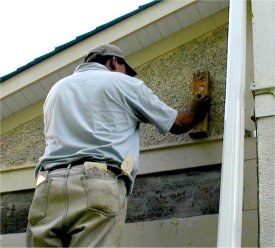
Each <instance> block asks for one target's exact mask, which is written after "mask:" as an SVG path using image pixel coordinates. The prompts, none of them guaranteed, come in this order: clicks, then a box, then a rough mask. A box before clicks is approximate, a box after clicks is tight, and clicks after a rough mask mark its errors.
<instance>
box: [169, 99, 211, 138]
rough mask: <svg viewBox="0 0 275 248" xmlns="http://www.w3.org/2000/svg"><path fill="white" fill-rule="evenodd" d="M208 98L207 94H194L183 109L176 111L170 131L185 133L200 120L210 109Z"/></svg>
mask: <svg viewBox="0 0 275 248" xmlns="http://www.w3.org/2000/svg"><path fill="white" fill-rule="evenodd" d="M210 99H211V98H210V97H209V96H205V95H202V94H195V95H194V96H193V98H192V100H191V101H190V102H189V103H188V104H187V106H186V108H185V110H184V111H179V112H178V115H177V118H176V120H175V122H174V125H173V126H172V128H171V129H170V132H171V133H173V134H181V133H185V132H187V131H189V130H190V129H192V128H193V127H194V126H196V125H197V124H198V123H199V122H201V121H202V120H203V119H204V117H205V115H206V113H207V112H208V111H209V109H210Z"/></svg>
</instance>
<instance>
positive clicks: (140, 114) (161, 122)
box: [131, 80, 178, 134]
mask: <svg viewBox="0 0 275 248" xmlns="http://www.w3.org/2000/svg"><path fill="white" fill-rule="evenodd" d="M139 81H140V80H139ZM135 88H136V90H135V97H134V98H132V101H131V105H132V109H133V110H134V114H135V116H136V117H137V118H138V120H139V121H140V122H143V123H151V124H153V125H155V126H156V127H157V129H158V130H159V132H160V133H161V134H164V133H167V132H168V131H169V130H170V129H171V127H172V125H173V124H174V122H175V120H176V117H177V114H178V112H177V110H175V109H173V108H171V107H170V106H168V105H167V104H165V103H164V102H163V101H161V100H160V99H159V97H158V96H157V95H155V94H154V92H153V91H152V90H151V89H149V88H148V87H147V86H146V85H145V84H144V83H143V82H142V81H140V83H138V84H137V85H136V87H135Z"/></svg>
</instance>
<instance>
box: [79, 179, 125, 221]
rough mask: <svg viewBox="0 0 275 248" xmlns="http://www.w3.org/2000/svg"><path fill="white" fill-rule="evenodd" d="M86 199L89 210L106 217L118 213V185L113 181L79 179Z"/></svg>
mask: <svg viewBox="0 0 275 248" xmlns="http://www.w3.org/2000/svg"><path fill="white" fill-rule="evenodd" d="M81 181H82V185H83V187H84V189H85V193H86V197H87V207H88V209H89V210H91V211H94V212H98V213H100V214H103V215H105V216H106V217H111V216H115V215H117V214H118V211H119V201H120V199H119V193H118V183H117V180H115V179H113V180H112V179H98V178H90V177H89V176H87V175H85V176H82V177H81Z"/></svg>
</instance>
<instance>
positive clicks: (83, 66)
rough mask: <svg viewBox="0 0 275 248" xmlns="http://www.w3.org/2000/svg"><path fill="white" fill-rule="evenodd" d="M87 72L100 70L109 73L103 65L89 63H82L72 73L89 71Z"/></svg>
mask: <svg viewBox="0 0 275 248" xmlns="http://www.w3.org/2000/svg"><path fill="white" fill-rule="evenodd" d="M89 70H101V71H109V70H108V68H106V67H105V66H104V65H102V64H99V63H95V62H90V63H83V64H80V65H78V66H77V67H76V69H75V71H74V73H78V72H83V71H89Z"/></svg>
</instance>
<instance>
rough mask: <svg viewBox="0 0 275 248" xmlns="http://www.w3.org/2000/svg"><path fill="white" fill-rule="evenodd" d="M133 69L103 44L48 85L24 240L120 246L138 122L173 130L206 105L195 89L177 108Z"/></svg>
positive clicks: (186, 126)
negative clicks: (39, 155)
mask: <svg viewBox="0 0 275 248" xmlns="http://www.w3.org/2000/svg"><path fill="white" fill-rule="evenodd" d="M135 75H136V72H135V71H134V70H133V69H132V68H131V67H130V66H129V65H128V64H127V62H126V60H125V58H124V56H123V54H122V51H121V50H120V49H119V48H118V47H116V46H114V45H110V44H104V45H101V46H98V47H96V48H95V49H93V50H92V51H91V52H90V53H89V54H88V55H87V56H86V58H85V61H84V63H83V64H81V65H79V66H78V67H77V68H76V70H75V72H74V74H73V75H71V76H69V77H66V78H64V79H62V80H60V81H59V82H57V83H56V84H55V85H54V86H53V87H52V89H51V90H50V92H49V94H48V96H47V98H46V101H45V104H44V124H45V140H46V149H45V153H44V155H43V156H42V158H40V161H39V164H38V166H37V168H36V176H37V187H36V190H35V194H34V198H33V202H32V205H31V207H30V212H29V217H28V221H29V223H28V245H29V246H36V247H53V246H55V247H67V246H74V247H93V246H109V247H113V246H119V244H120V241H121V236H122V230H123V225H124V222H125V217H126V210H127V196H129V195H130V194H131V192H132V190H133V184H134V180H135V177H136V175H137V171H138V159H139V124H140V123H142V122H144V123H151V124H153V125H155V126H156V127H157V128H158V130H159V131H160V133H167V132H171V133H174V134H180V133H184V132H187V131H188V130H190V129H191V128H192V127H194V125H195V124H196V123H198V122H199V121H200V120H202V119H203V118H204V116H205V113H206V112H207V111H208V109H209V98H207V97H203V96H201V95H196V96H195V97H194V98H193V99H192V100H191V102H190V103H189V104H188V106H187V108H186V110H185V111H176V110H174V109H173V108H171V107H169V106H167V105H166V104H165V103H163V102H162V101H161V100H160V99H159V98H158V97H157V96H156V95H155V94H154V93H153V92H152V91H151V90H150V89H149V88H147V87H146V86H145V84H144V83H143V82H142V81H141V80H139V79H136V78H134V76H135Z"/></svg>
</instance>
